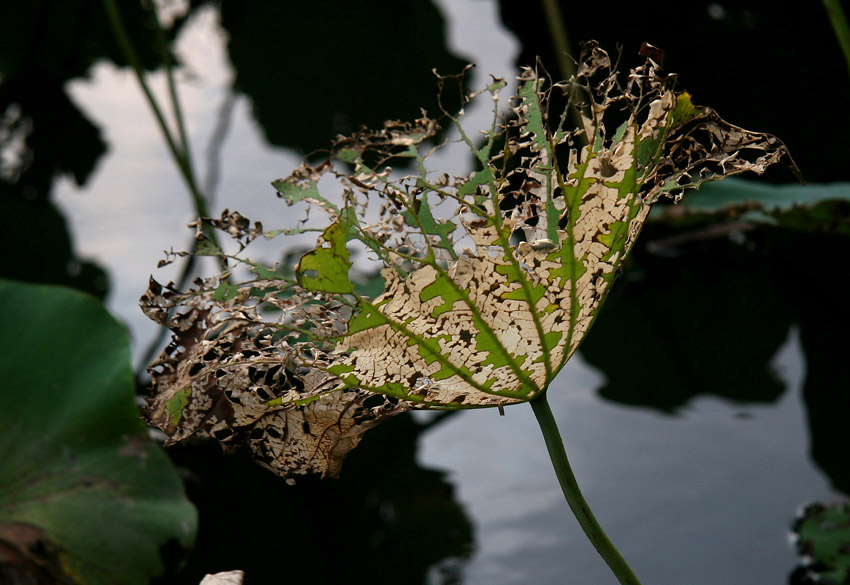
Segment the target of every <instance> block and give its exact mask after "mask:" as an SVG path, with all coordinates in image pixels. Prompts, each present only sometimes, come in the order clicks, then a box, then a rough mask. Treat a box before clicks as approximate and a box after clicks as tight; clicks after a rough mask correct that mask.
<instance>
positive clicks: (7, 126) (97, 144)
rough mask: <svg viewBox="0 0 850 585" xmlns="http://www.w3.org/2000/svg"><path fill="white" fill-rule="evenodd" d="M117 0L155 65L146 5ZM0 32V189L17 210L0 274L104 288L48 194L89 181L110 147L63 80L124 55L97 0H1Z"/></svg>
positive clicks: (8, 209) (99, 292) (143, 53)
mask: <svg viewBox="0 0 850 585" xmlns="http://www.w3.org/2000/svg"><path fill="white" fill-rule="evenodd" d="M120 4H121V8H122V10H123V11H124V12H125V14H126V16H127V22H128V25H129V26H128V29H129V31H128V32H129V34H130V37H131V38H132V39H133V41H134V44H135V45H136V46H137V47H139V53H140V57H141V59H142V62H143V64H144V66H145V67H146V68H148V69H153V68H155V67H157V66H158V65H159V63H160V61H159V57H158V56H157V53H156V52H155V51H154V49H153V48H152V47H153V46H154V42H153V33H152V31H151V29H150V27H148V26H147V25H146V22H147V21H146V13H145V11H143V10H142V8H141V7H140V4H139V3H138V2H134V1H132V0H124V1H122V2H120ZM171 33H172V37H173V33H174V30H172V31H171ZM0 38H2V39H3V43H2V44H0V152H2V167H0V198H2V202H3V210H4V213H5V214H6V217H7V218H14V220H13V221H5V222H4V225H3V230H2V231H0V245H2V247H3V250H4V251H5V256H4V258H5V261H4V262H3V264H2V266H0V276H3V277H5V278H11V279H17V280H24V281H28V282H42V283H53V284H64V285H68V286H72V287H75V288H78V289H81V290H84V291H86V292H89V293H92V294H94V295H95V296H97V297H99V298H103V297H105V296H106V293H107V288H108V280H107V276H106V273H105V272H104V271H103V269H102V268H100V267H99V266H98V265H97V264H95V263H93V262H87V261H84V260H81V259H80V258H78V257H77V256H76V254H75V252H74V251H73V244H72V242H71V239H70V235H69V233H68V227H67V225H66V222H65V218H64V217H63V216H62V214H61V213H60V211H59V210H58V209H57V208H56V207H55V206H54V205H53V204H52V203H51V201H50V197H51V193H52V190H53V183H54V181H55V180H57V179H58V178H60V177H65V176H67V177H70V178H72V179H73V181H74V182H75V183H76V184H77V185H78V186H83V185H85V184H86V182H87V181H88V179H89V178H90V177H91V174H92V172H93V171H94V169H95V167H96V166H97V163H98V160H99V159H100V158H101V157H102V156H103V155H104V154H105V153H106V152H107V150H108V148H109V147H108V145H107V144H106V143H105V142H104V140H103V138H102V136H101V130H100V128H98V127H97V125H96V124H95V123H94V122H92V121H91V120H89V119H88V118H87V117H86V115H85V114H84V113H83V112H81V111H80V110H79V109H78V108H77V106H76V105H75V104H74V103H73V102H72V101H71V99H70V98H69V96H68V94H67V93H66V90H65V86H66V82H68V81H69V80H71V79H74V78H80V77H84V76H85V75H87V74H88V72H89V69H90V68H91V66H92V65H94V64H95V63H96V62H98V61H101V60H109V61H112V62H113V63H115V64H116V65H119V66H123V65H124V64H125V62H124V60H123V58H122V57H121V56H120V52H119V50H118V47H117V45H116V43H115V41H114V40H113V36H112V31H111V29H110V28H109V25H108V23H107V19H106V15H105V13H104V11H103V8H102V6H101V5H100V3H93V2H85V1H81V0H75V1H70V2H49V1H42V2H4V3H3V5H2V8H0Z"/></svg>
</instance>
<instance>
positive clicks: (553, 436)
mask: <svg viewBox="0 0 850 585" xmlns="http://www.w3.org/2000/svg"><path fill="white" fill-rule="evenodd" d="M531 408H532V410H534V416H535V417H537V423H538V424H539V425H540V430H541V431H542V432H543V438H544V440H545V441H546V448H547V449H548V451H549V458H550V459H551V460H552V467H554V469H555V475H557V476H558V483H560V484H561V491H563V492H564V497H565V498H566V499H567V504H569V506H570V510H572V511H573V514H574V515H575V517H576V519H577V520H578V523H579V524H580V525H581V527H582V529H583V530H584V533H585V534H586V535H587V538H588V539H589V540H590V542H591V543H592V544H593V547H594V548H595V549H596V551H597V552H598V553H599V554H600V555H601V556H602V558H603V559H604V560H605V562H606V563H608V566H609V567H610V568H611V571H613V572H614V575H616V576H617V579H618V580H619V581H620V583H621V584H622V585H640V581H639V580H638V578H637V577H636V576H635V574H634V572H633V571H632V569H631V567H629V565H628V563H627V562H626V560H625V559H624V558H623V556H622V555H621V554H620V552H619V551H618V550H617V549H616V547H615V546H614V544H613V543H612V542H611V540H610V539H609V538H608V536H607V535H606V534H605V531H604V530H602V526H600V525H599V522H598V521H597V520H596V517H595V516H594V515H593V512H591V511H590V506H589V505H588V504H587V501H585V499H584V496H582V494H581V490H580V489H579V487H578V483H577V482H576V478H575V475H574V474H573V470H572V467H570V461H569V459H567V452H566V450H565V449H564V441H563V439H561V433H560V431H559V430H558V423H557V422H555V417H554V415H553V414H552V409H551V408H550V407H549V401H548V400H547V398H546V392H545V391H544V392H541V393H540V394H539V395H538V396H537V397H536V398H534V400H532V401H531Z"/></svg>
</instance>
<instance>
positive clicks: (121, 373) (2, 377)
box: [0, 281, 197, 585]
mask: <svg viewBox="0 0 850 585" xmlns="http://www.w3.org/2000/svg"><path fill="white" fill-rule="evenodd" d="M0 295H2V297H3V303H2V304H0V324H2V327H3V334H2V335H0V355H2V356H3V359H2V360H0V429H2V434H3V441H2V442H1V443H0V560H2V561H4V562H9V563H12V564H17V565H24V566H25V567H28V568H30V569H32V568H33V567H40V569H39V570H41V571H43V573H37V574H38V575H40V577H39V579H38V582H57V583H58V582H62V583H64V582H66V580H69V582H70V581H73V582H75V583H87V584H98V583H103V584H106V583H123V584H139V585H142V584H146V583H148V582H149V581H150V579H151V578H152V577H154V576H156V575H158V574H159V573H161V572H162V571H163V570H164V566H163V563H162V559H161V558H160V550H161V547H163V546H165V545H166V544H167V543H169V542H170V541H174V542H179V543H180V544H182V545H183V546H184V547H188V546H190V545H191V543H192V541H193V539H194V533H195V527H196V521H197V520H196V514H195V510H194V508H193V507H192V505H191V504H190V503H189V501H188V500H187V499H186V497H185V495H184V494H183V487H182V485H181V483H180V480H179V478H178V477H177V474H176V473H175V472H174V469H173V467H172V466H171V463H170V462H169V461H168V459H167V458H166V457H165V455H164V454H163V453H162V452H161V450H160V449H159V448H158V447H157V446H156V445H154V444H153V443H152V442H151V441H150V440H149V439H148V437H147V433H146V429H145V427H144V425H143V424H142V422H141V421H140V420H139V417H138V412H137V410H136V405H135V386H134V384H133V374H132V367H131V363H130V357H131V356H130V341H129V338H128V336H127V333H126V331H125V330H124V329H123V327H122V326H121V325H120V324H119V323H117V322H116V321H115V320H114V319H113V318H112V317H111V316H110V315H109V314H108V313H107V312H106V310H105V309H104V308H103V306H102V305H101V303H100V302H98V301H97V300H95V299H94V298H92V297H89V296H87V295H84V294H81V293H79V292H77V291H73V290H70V289H66V288H60V287H48V286H34V285H26V284H21V283H13V282H10V281H0ZM48 575H50V579H48ZM33 582H35V581H33Z"/></svg>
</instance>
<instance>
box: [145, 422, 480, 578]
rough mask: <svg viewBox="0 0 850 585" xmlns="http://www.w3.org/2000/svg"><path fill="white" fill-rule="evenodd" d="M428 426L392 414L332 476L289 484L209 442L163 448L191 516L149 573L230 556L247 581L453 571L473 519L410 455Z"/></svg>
mask: <svg viewBox="0 0 850 585" xmlns="http://www.w3.org/2000/svg"><path fill="white" fill-rule="evenodd" d="M429 428H431V425H429V424H422V423H417V422H416V421H415V420H414V418H413V417H412V416H410V415H409V414H406V415H402V416H398V417H395V418H393V419H391V420H389V421H387V422H386V423H385V424H382V425H380V426H379V427H377V428H376V429H374V430H372V431H370V432H369V433H367V434H366V436H365V438H364V440H363V443H362V444H361V445H360V446H359V447H358V448H357V449H355V450H354V452H353V453H352V454H351V455H349V457H348V458H347V459H346V462H345V465H344V466H343V472H342V475H341V477H340V478H339V479H337V480H332V481H331V480H321V479H317V478H304V479H299V480H298V481H297V483H296V484H295V485H292V486H291V485H287V484H286V482H285V481H284V480H283V479H282V478H280V477H278V476H276V475H274V474H272V473H271V472H269V471H266V470H265V469H262V468H260V467H259V466H258V465H256V464H255V463H254V462H253V461H252V460H251V459H250V457H247V456H244V457H243V456H240V455H222V453H221V449H220V447H219V446H218V445H213V444H209V443H206V444H203V445H199V446H189V447H185V446H184V447H178V448H175V449H172V451H171V454H172V457H173V458H174V461H175V463H176V464H177V465H178V466H180V468H181V469H183V470H184V471H185V472H186V473H187V479H186V486H187V490H188V493H189V497H190V498H191V499H192V501H193V502H194V503H195V505H196V506H197V507H198V510H199V513H200V518H201V523H200V530H199V533H198V540H197V543H196V551H195V553H194V554H193V555H192V556H191V557H190V559H189V562H188V565H187V566H185V567H183V568H182V570H180V572H179V574H177V575H175V574H173V573H172V574H168V575H165V576H164V577H163V579H162V580H160V581H159V582H160V583H181V584H182V583H185V584H186V585H190V584H196V583H198V582H199V581H200V579H201V578H202V577H203V576H204V574H205V573H211V572H215V571H225V570H232V569H234V568H239V569H243V570H245V573H246V575H247V576H248V579H249V580H248V581H247V582H248V583H281V582H287V583H328V584H331V583H333V584H337V583H373V584H376V583H377V584H380V583H386V584H387V585H390V584H397V583H426V582H427V583H438V584H442V585H450V584H455V583H459V582H461V569H462V567H463V564H464V562H465V560H466V559H467V558H468V557H469V555H470V553H471V552H472V549H473V529H472V525H471V522H470V520H469V518H468V517H467V516H466V514H465V513H464V510H463V508H462V507H461V506H460V505H459V504H458V503H457V501H456V500H455V498H454V488H453V486H452V484H451V483H449V482H448V481H447V479H446V477H445V474H444V473H442V472H440V471H436V470H433V469H426V468H423V467H421V466H420V465H419V464H418V463H417V462H416V451H417V448H416V446H417V443H418V441H419V439H420V437H421V435H422V434H423V433H424V432H426V431H427V430H428V429H429Z"/></svg>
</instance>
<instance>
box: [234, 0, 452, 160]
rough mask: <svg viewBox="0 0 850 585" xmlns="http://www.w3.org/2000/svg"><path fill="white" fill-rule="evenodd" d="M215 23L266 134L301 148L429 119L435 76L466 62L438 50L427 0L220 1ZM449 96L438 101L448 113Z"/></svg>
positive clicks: (440, 27)
mask: <svg viewBox="0 0 850 585" xmlns="http://www.w3.org/2000/svg"><path fill="white" fill-rule="evenodd" d="M221 24H222V26H223V27H224V29H225V30H227V32H228V33H229V41H228V46H227V48H228V54H229V56H230V60H231V62H232V64H233V67H234V69H235V70H236V79H235V81H234V86H235V87H234V89H236V90H237V91H239V92H241V93H244V94H245V95H246V96H248V97H249V98H250V99H251V103H252V108H253V114H254V117H255V118H256V120H257V121H258V122H259V124H260V125H261V126H262V128H263V130H264V132H265V137H266V140H267V141H268V142H269V143H270V144H273V145H275V146H283V147H288V148H294V149H296V150H300V151H301V152H304V153H310V152H313V151H315V150H319V149H324V148H327V147H328V146H329V145H330V142H331V140H332V139H333V138H335V137H336V136H337V135H339V134H343V135H346V134H351V133H352V132H353V131H355V130H358V129H359V128H360V127H361V126H364V125H365V126H367V127H370V128H379V127H381V126H382V125H383V123H384V120H405V121H407V120H414V119H416V118H419V117H420V116H421V109H424V110H426V111H428V112H429V113H430V114H431V115H432V116H435V117H436V116H438V114H439V112H440V107H439V104H438V103H437V100H436V78H435V76H434V74H433V73H432V70H436V71H437V72H438V73H440V74H441V75H455V74H458V73H460V72H461V71H462V70H463V68H464V67H465V66H466V65H467V61H465V60H463V59H461V58H459V57H457V56H455V55H453V54H451V53H450V52H448V50H447V49H446V46H445V33H444V27H445V23H444V21H443V17H442V15H441V14H440V12H439V11H438V10H437V8H436V7H435V6H434V4H433V3H432V2H430V1H428V0H415V1H411V2H396V1H393V0H376V1H373V2H368V3H358V4H352V3H351V2H344V1H341V0H334V1H331V2H263V1H261V0H248V1H245V2H239V3H236V2H225V3H223V4H222V11H221ZM459 97H460V96H459V94H458V93H457V92H456V91H454V92H447V93H446V94H445V95H444V96H443V103H442V105H443V107H445V108H446V109H447V110H448V111H453V112H454V111H457V109H458V107H459V105H460V100H459Z"/></svg>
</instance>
